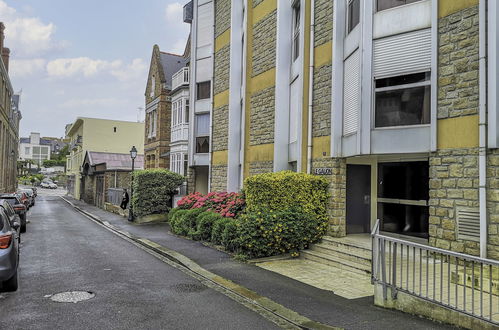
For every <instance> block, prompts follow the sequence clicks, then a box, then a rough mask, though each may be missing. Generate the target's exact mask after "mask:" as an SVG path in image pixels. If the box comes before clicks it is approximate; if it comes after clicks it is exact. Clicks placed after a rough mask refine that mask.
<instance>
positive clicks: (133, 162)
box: [128, 146, 137, 221]
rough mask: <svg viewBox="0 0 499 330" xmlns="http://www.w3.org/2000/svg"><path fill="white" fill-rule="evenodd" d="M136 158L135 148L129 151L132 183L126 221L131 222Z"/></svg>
mask: <svg viewBox="0 0 499 330" xmlns="http://www.w3.org/2000/svg"><path fill="white" fill-rule="evenodd" d="M136 157H137V149H136V148H135V146H133V147H132V150H130V158H132V181H131V184H130V207H129V208H128V221H133V210H132V209H133V208H132V197H133V171H134V170H135V158H136Z"/></svg>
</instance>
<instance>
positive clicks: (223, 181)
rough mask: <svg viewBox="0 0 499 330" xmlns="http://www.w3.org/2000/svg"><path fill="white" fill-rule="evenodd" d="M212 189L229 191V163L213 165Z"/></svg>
mask: <svg viewBox="0 0 499 330" xmlns="http://www.w3.org/2000/svg"><path fill="white" fill-rule="evenodd" d="M211 191H227V165H212V166H211Z"/></svg>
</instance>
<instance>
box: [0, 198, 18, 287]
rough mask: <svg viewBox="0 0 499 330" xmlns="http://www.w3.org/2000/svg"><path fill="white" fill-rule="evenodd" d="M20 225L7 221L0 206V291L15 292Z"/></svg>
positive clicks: (4, 212)
mask: <svg viewBox="0 0 499 330" xmlns="http://www.w3.org/2000/svg"><path fill="white" fill-rule="evenodd" d="M20 226H21V225H20V223H19V222H18V221H17V219H16V221H13V222H12V223H11V222H10V221H9V217H8V215H7V213H6V210H5V209H4V207H3V206H0V283H2V291H16V290H17V286H18V283H17V269H18V267H19V236H18V235H19V232H18V230H19V227H20Z"/></svg>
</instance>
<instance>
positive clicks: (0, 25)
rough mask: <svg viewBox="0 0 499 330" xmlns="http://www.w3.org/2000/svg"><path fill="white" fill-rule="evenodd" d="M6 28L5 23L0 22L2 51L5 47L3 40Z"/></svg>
mask: <svg viewBox="0 0 499 330" xmlns="http://www.w3.org/2000/svg"><path fill="white" fill-rule="evenodd" d="M4 30H5V25H3V23H2V22H0V52H2V49H3V41H4V39H5V35H4V32H3V31H4Z"/></svg>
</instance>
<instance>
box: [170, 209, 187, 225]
mask: <svg viewBox="0 0 499 330" xmlns="http://www.w3.org/2000/svg"><path fill="white" fill-rule="evenodd" d="M183 211H186V210H183V209H179V208H178V207H176V208H174V209H171V210H170V212H168V222H170V223H171V222H172V219H175V218H176V217H177V213H180V214H181V213H182V212H183Z"/></svg>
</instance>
